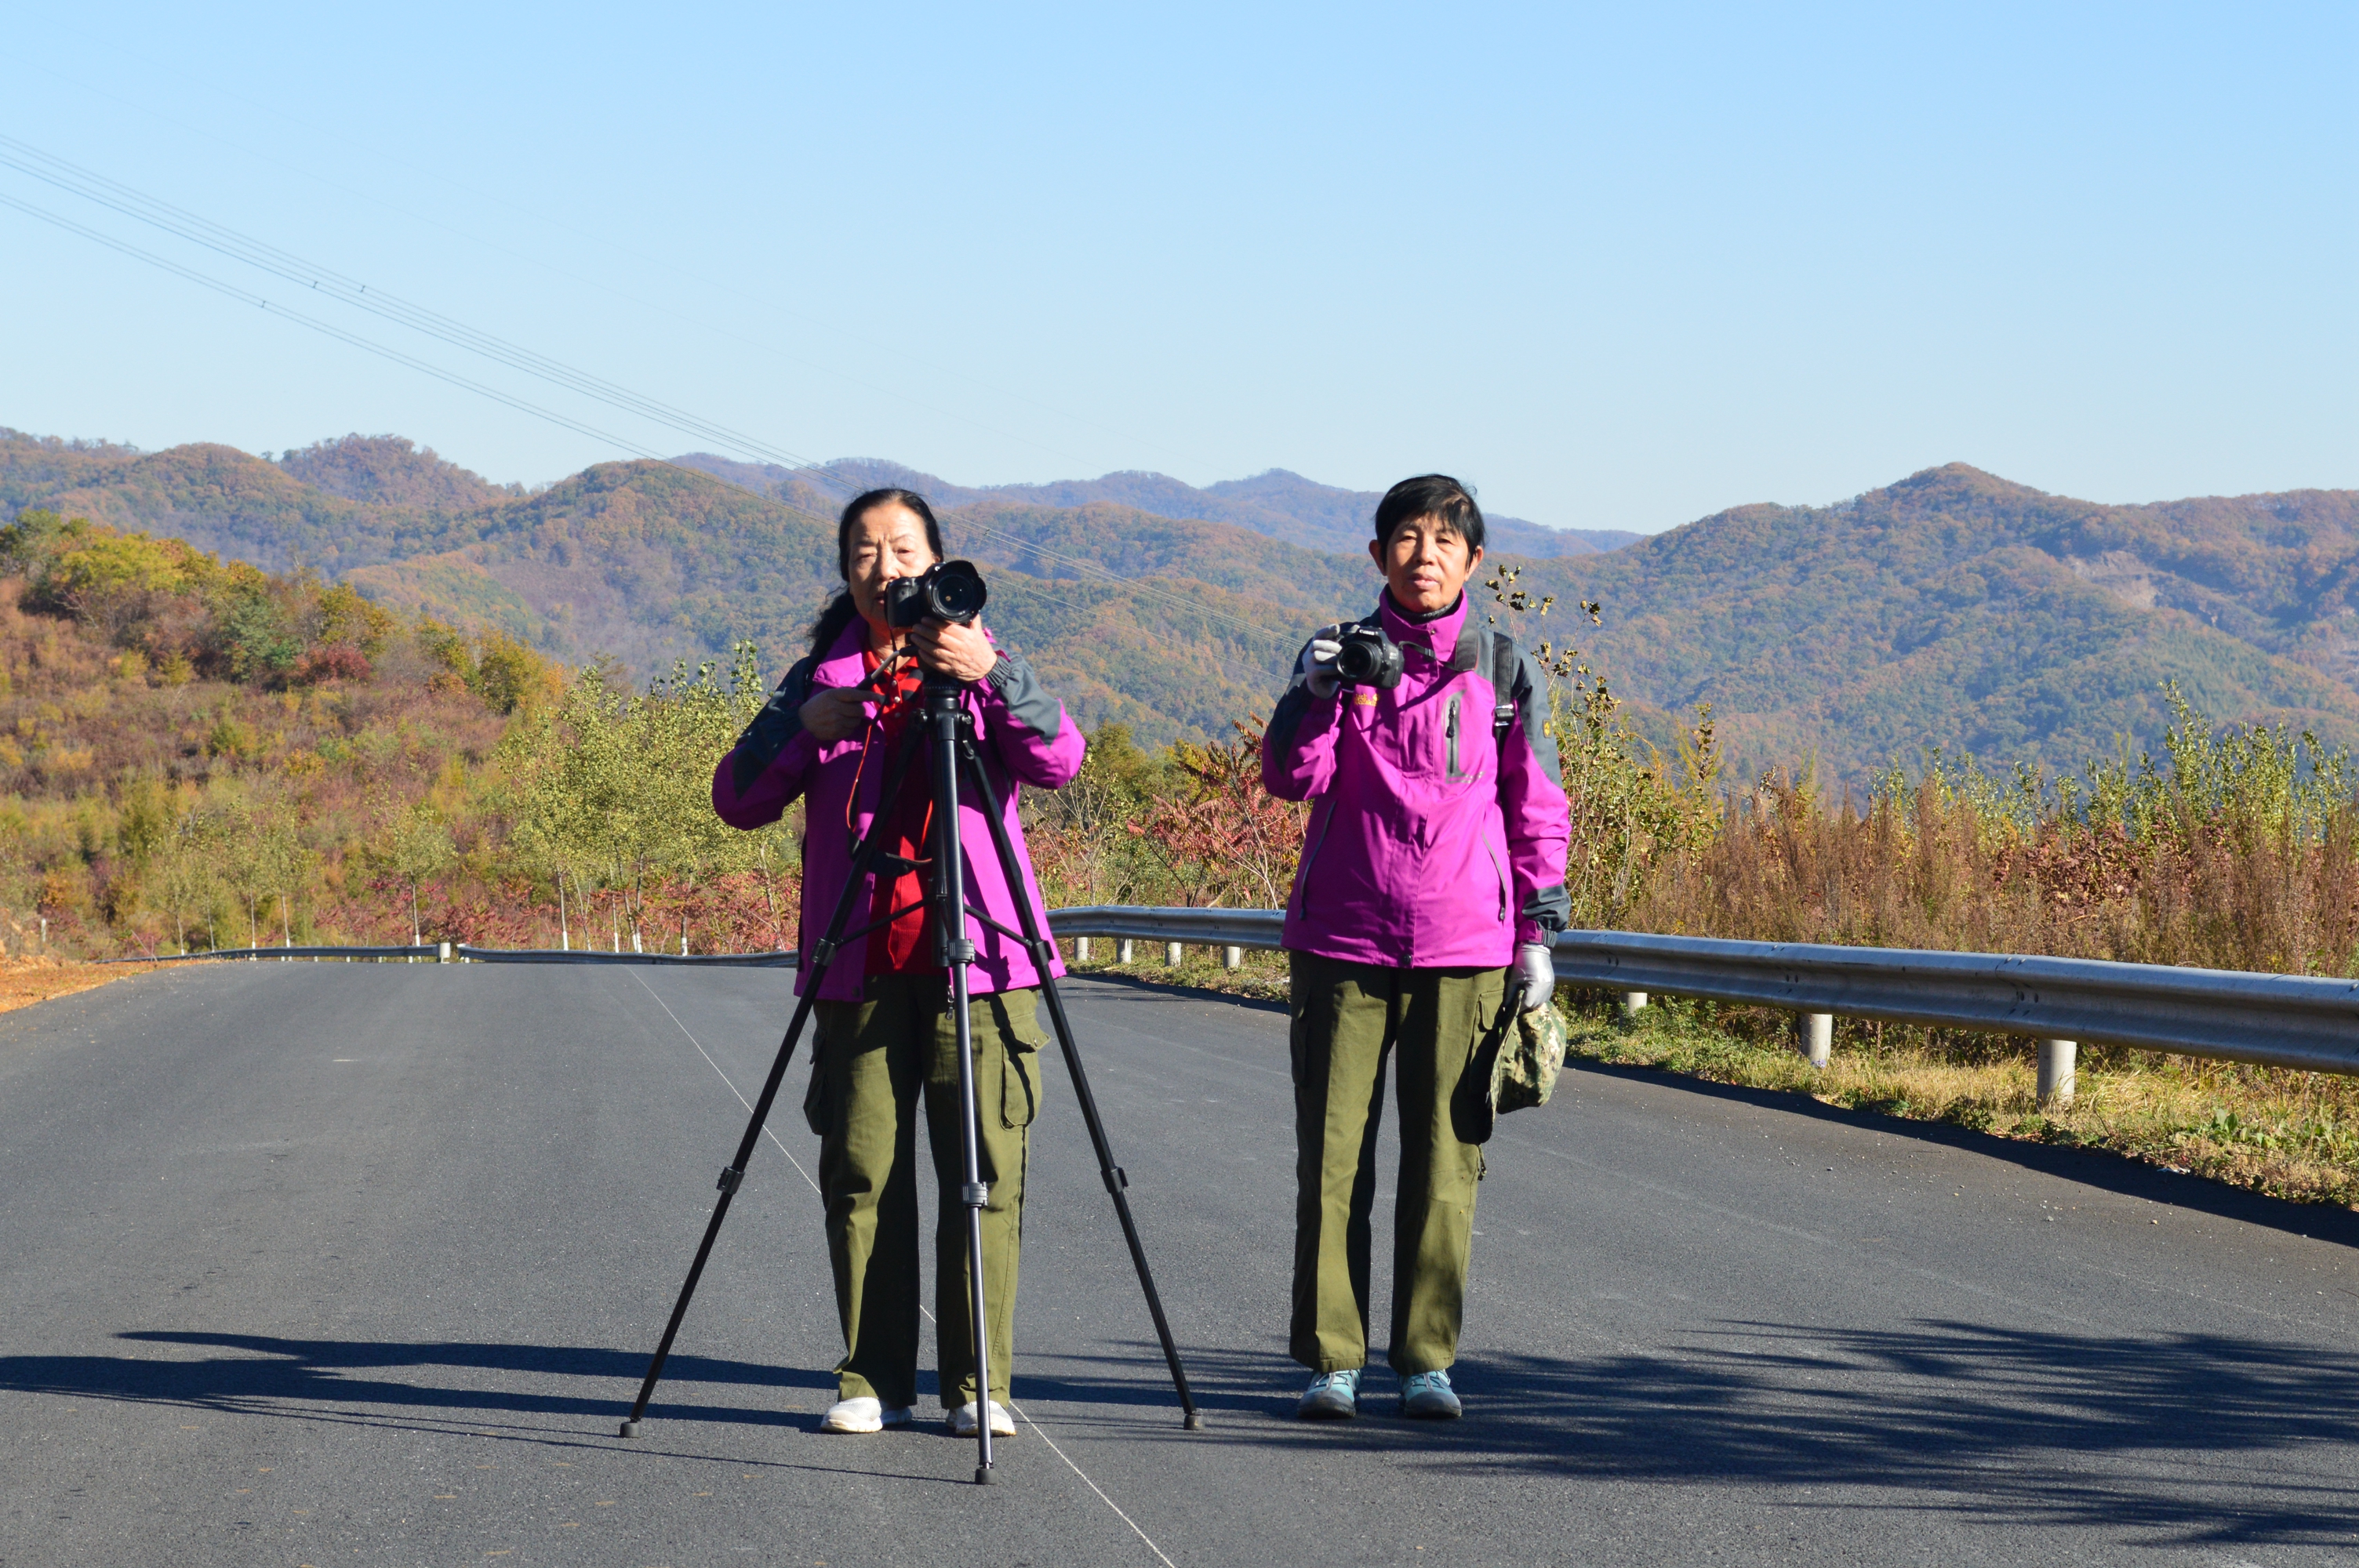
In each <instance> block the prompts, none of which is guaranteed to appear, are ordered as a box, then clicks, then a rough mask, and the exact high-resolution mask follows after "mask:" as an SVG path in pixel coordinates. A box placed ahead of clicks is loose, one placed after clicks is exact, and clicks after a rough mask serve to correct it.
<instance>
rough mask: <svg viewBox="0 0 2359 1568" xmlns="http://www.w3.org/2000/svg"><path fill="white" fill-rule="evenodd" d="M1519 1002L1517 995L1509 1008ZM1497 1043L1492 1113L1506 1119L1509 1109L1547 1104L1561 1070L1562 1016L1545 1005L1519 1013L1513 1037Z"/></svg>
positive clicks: (1562, 1064)
mask: <svg viewBox="0 0 2359 1568" xmlns="http://www.w3.org/2000/svg"><path fill="white" fill-rule="evenodd" d="M1521 1000H1523V999H1522V995H1521V993H1520V992H1518V993H1517V996H1515V997H1512V998H1510V999H1509V1002H1508V1005H1510V1006H1514V1005H1516V1004H1517V1003H1518V1002H1520V1001H1521ZM1500 1044H1501V1049H1500V1051H1499V1053H1498V1055H1497V1058H1496V1059H1495V1061H1494V1062H1493V1063H1492V1065H1491V1108H1492V1110H1493V1111H1494V1113H1495V1114H1496V1115H1499V1116H1505V1115H1506V1114H1507V1112H1509V1111H1511V1110H1525V1109H1528V1108H1531V1107H1533V1106H1536V1105H1546V1104H1548V1102H1549V1096H1550V1095H1552V1094H1554V1093H1556V1076H1557V1075H1558V1074H1559V1073H1560V1072H1562V1071H1563V1070H1564V1044H1565V1036H1564V1016H1563V1014H1561V1013H1560V1012H1558V1011H1557V1010H1556V1008H1555V1007H1554V1006H1553V1005H1551V1004H1549V1003H1546V1002H1543V1003H1542V1004H1541V1005H1539V1006H1538V1007H1536V1008H1534V1009H1532V1010H1531V1011H1529V1012H1518V1013H1517V1014H1516V1026H1515V1029H1514V1032H1513V1033H1512V1035H1511V1036H1510V1037H1509V1038H1506V1039H1504V1040H1502V1041H1501V1043H1500Z"/></svg>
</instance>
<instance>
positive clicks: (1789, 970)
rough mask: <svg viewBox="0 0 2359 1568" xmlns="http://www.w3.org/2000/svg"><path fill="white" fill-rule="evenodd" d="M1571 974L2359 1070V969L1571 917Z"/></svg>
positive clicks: (1821, 1010)
mask: <svg viewBox="0 0 2359 1568" xmlns="http://www.w3.org/2000/svg"><path fill="white" fill-rule="evenodd" d="M1556 972H1557V978H1558V979H1561V980H1569V981H1571V982H1572V983H1574V984H1576V985H1593V986H1603V987H1605V988H1607V989H1612V990H1618V991H1623V992H1645V991H1662V992H1668V993H1670V994H1672V995H1675V996H1692V997H1710V998H1712V999H1714V1000H1720V1001H1735V1002H1754V1003H1758V1004H1761V1005H1764V1006H1768V1007H1782V1008H1790V1009H1792V1010H1793V1011H1796V1012H1799V1013H1803V1014H1806V1015H1808V1014H1813V1013H1816V1014H1835V1013H1840V1014H1843V1016H1845V1017H1851V1018H1880V1019H1887V1020H1890V1021H1892V1022H1900V1023H1924V1024H1934V1025H1938V1026H1940V1027H1944V1028H1955V1029H1979V1030H1987V1031H1990V1032H1992V1033H2004V1034H2027V1035H2031V1036H2033V1037H2035V1038H2038V1039H2041V1040H2054V1041H2059V1042H2063V1041H2081V1042H2089V1043H2094V1044H2107V1045H2135V1046H2140V1047H2143V1048H2145V1049H2147V1050H2150V1051H2175V1052H2178V1053H2180V1054H2183V1055H2190V1056H2210V1057H2215V1058H2219V1059H2221V1060H2224V1061H2231V1062H2253V1063H2257V1064H2259V1065H2264V1066H2271V1067H2292V1068H2297V1069H2300V1070H2303V1071H2307V1072H2315V1073H2359V981H2354V980H2344V979H2321V978H2316V977H2312V976H2308V975H2262V974H2251V973H2247V972H2245V971H2242V970H2234V969H2191V968H2175V967H2173V966H2170V965H2165V964H2116V963H2109V962H2106V961H2104V960H2102V959H2095V958H2043V957H2022V956H2017V955H2013V954H2004V953H1938V952H1920V951H1917V950H1914V949H1910V948H1900V947H1832V946H1814V945H1808V944H1803V943H1786V942H1723V941H1717V940H1712V939H1710V938H1706V937H1700V936H1653V935H1645V934H1642V933H1638V932H1629V931H1568V932H1566V933H1564V934H1563V935H1560V936H1559V937H1557V939H1556Z"/></svg>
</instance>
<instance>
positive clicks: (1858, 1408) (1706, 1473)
mask: <svg viewBox="0 0 2359 1568" xmlns="http://www.w3.org/2000/svg"><path fill="white" fill-rule="evenodd" d="M1139 1349H1140V1352H1141V1354H1142V1355H1143V1356H1152V1355H1153V1353H1154V1352H1153V1346H1151V1345H1142V1346H1139ZM1187 1359H1188V1366H1189V1369H1190V1374H1191V1381H1193V1382H1194V1383H1195V1384H1196V1385H1197V1387H1198V1390H1199V1392H1198V1402H1199V1403H1200V1404H1201V1405H1202V1406H1203V1407H1204V1409H1205V1410H1206V1411H1207V1412H1208V1413H1209V1414H1210V1416H1211V1418H1212V1419H1211V1421H1210V1423H1209V1427H1208V1430H1207V1431H1206V1432H1205V1433H1201V1434H1200V1435H1183V1434H1181V1433H1180V1432H1179V1431H1178V1424H1177V1422H1176V1420H1175V1421H1174V1422H1172V1423H1171V1425H1170V1427H1169V1429H1167V1428H1165V1427H1164V1426H1163V1425H1162V1423H1160V1422H1156V1423H1152V1424H1145V1425H1142V1424H1140V1423H1139V1422H1138V1421H1137V1417H1138V1415H1139V1413H1140V1411H1139V1407H1140V1406H1143V1405H1151V1404H1158V1403H1159V1404H1169V1403H1170V1402H1171V1395H1170V1391H1169V1389H1168V1388H1158V1387H1157V1386H1156V1385H1154V1384H1153V1383H1150V1382H1146V1381H1143V1380H1141V1379H1139V1378H1138V1374H1137V1369H1136V1367H1137V1364H1136V1362H1133V1361H1129V1360H1126V1359H1122V1358H1118V1357H1106V1358H1105V1365H1106V1368H1107V1373H1106V1378H1105V1380H1104V1381H1103V1382H1101V1381H1100V1380H1099V1379H1096V1378H1095V1377H1093V1375H1092V1374H1091V1373H1090V1372H1089V1371H1088V1370H1087V1369H1086V1366H1085V1364H1081V1363H1077V1362H1076V1361H1074V1360H1073V1359H1071V1358H1058V1366H1059V1367H1060V1368H1066V1369H1064V1370H1061V1371H1060V1370H1051V1371H1050V1372H1049V1373H1048V1374H1046V1375H1043V1374H1041V1373H1040V1372H1038V1371H1031V1372H1030V1374H1029V1375H1027V1376H1025V1377H1024V1378H1023V1379H1021V1382H1022V1387H1021V1388H1020V1389H1019V1390H1018V1392H1019V1395H1020V1396H1021V1397H1024V1398H1027V1399H1029V1400H1033V1401H1035V1402H1036V1404H1038V1405H1042V1406H1043V1414H1044V1418H1045V1419H1049V1420H1064V1421H1070V1420H1072V1419H1075V1418H1079V1419H1080V1420H1082V1421H1083V1422H1088V1421H1089V1419H1090V1418H1089V1415H1088V1413H1087V1412H1088V1408H1089V1407H1090V1406H1092V1405H1108V1404H1111V1405H1115V1406H1118V1407H1121V1408H1120V1414H1119V1415H1118V1416H1116V1417H1114V1419H1115V1420H1118V1421H1119V1422H1120V1424H1121V1425H1122V1427H1123V1429H1124V1432H1125V1434H1126V1435H1135V1436H1136V1437H1137V1438H1139V1439H1142V1440H1149V1441H1178V1442H1182V1443H1206V1442H1209V1443H1217V1444H1237V1445H1254V1446H1259V1447H1265V1448H1267V1447H1287V1446H1301V1445H1310V1446H1312V1447H1314V1448H1316V1449H1318V1450H1320V1451H1324V1452H1333V1451H1338V1450H1343V1451H1350V1450H1358V1451H1362V1452H1364V1453H1366V1454H1370V1455H1372V1456H1373V1455H1383V1456H1386V1457H1387V1458H1389V1459H1392V1460H1394V1461H1397V1462H1401V1463H1407V1464H1413V1465H1414V1464H1419V1463H1443V1464H1448V1465H1451V1466H1452V1467H1457V1466H1462V1465H1465V1464H1467V1463H1470V1462H1471V1463H1473V1464H1476V1465H1490V1466H1497V1467H1501V1468H1504V1469H1518V1470H1525V1471H1531V1472H1537V1473H1541V1474H1552V1475H1557V1476H1564V1477H1566V1478H1568V1479H1570V1478H1573V1477H1580V1478H1583V1479H1593V1480H1608V1481H1611V1480H1623V1481H1631V1482H1640V1483H1647V1482H1656V1483H1667V1484H1674V1485H1677V1484H1692V1483H1698V1482H1710V1483H1713V1484H1716V1485H1722V1486H1725V1485H1728V1484H1730V1483H1732V1482H1735V1483H1748V1484H1756V1485H1760V1486H1763V1487H1778V1488H1785V1489H1789V1490H1788V1497H1789V1498H1790V1489H1793V1488H1802V1487H1809V1488H1813V1489H1814V1490H1816V1491H1817V1493H1818V1496H1817V1498H1815V1499H1804V1504H1805V1506H1808V1505H1809V1503H1810V1501H1812V1500H1817V1501H1821V1502H1822V1503H1823V1505H1824V1506H1826V1507H1829V1508H1835V1509H1854V1508H1858V1507H1860V1506H1863V1499H1861V1498H1859V1497H1858V1496H1857V1494H1856V1490H1855V1488H1859V1487H1874V1488H1889V1489H1895V1490H1897V1491H1899V1492H1901V1493H1904V1494H1907V1496H1906V1498H1905V1501H1904V1504H1903V1506H1908V1507H1915V1508H1920V1509H1935V1510H1939V1511H1942V1512H1946V1513H1951V1514H1955V1515H1960V1516H1966V1517H1972V1518H1976V1519H1989V1520H1992V1521H1996V1522H2008V1523H2014V1524H2018V1525H2030V1526H2038V1527H2050V1528H2052V1527H2057V1526H2076V1527H2082V1528H2097V1529H2102V1530H2106V1531H2107V1532H2108V1533H2109V1534H2110V1535H2113V1536H2114V1537H2119V1536H2120V1535H2122V1534H2123V1533H2124V1532H2133V1533H2136V1534H2138V1535H2140V1536H2141V1537H2143V1538H2145V1539H2147V1540H2149V1541H2154V1540H2157V1539H2159V1540H2163V1541H2177V1542H2180V1543H2183V1544H2201V1543H2205V1542H2210V1543H2215V1544H2222V1545H2225V1544H2232V1543H2238V1542H2243V1543H2254V1544H2258V1543H2265V1542H2277V1543H2286V1544H2295V1543H2313V1544H2323V1543H2326V1542H2329V1541H2332V1542H2336V1543H2342V1544H2348V1543H2349V1542H2350V1541H2352V1540H2353V1538H2354V1535H2359V1493H2354V1488H2353V1487H2351V1485H2350V1476H2351V1472H2352V1465H2353V1457H2354V1452H2359V1448H2354V1445H2359V1357H2354V1356H2353V1355H2351V1354H2348V1353H2346V1352H2343V1351H2337V1350H2330V1349H2322V1348H2319V1347H2316V1346H2294V1345H2285V1344H2274V1343H2269V1342H2266V1341H2260V1340H2253V1339H2244V1338H2236V1337H2230V1336H2217V1335H2185V1336H2173V1337H2167V1338H2156V1337H2140V1338H2128V1337H2119V1336H2115V1337H2108V1336H2095V1335H2071V1334H2055V1333H2042V1332H2038V1331H2034V1330H2028V1329H2024V1330H2017V1329H2008V1328H1999V1327H1993V1326H1990V1325H1982V1324H1973V1323H1962V1322H1949V1323H1939V1322H1937V1323H1920V1324H1916V1325H1909V1326H1907V1327H1903V1328H1895V1329H1890V1330H1885V1331H1878V1332H1855V1331H1845V1330H1835V1329H1823V1328H1818V1327H1813V1326H1809V1325H1786V1324H1744V1323H1733V1324H1725V1325H1722V1326H1721V1327H1720V1328H1719V1329H1718V1330H1717V1331H1716V1332H1713V1333H1711V1334H1709V1335H1708V1336H1707V1342H1706V1344H1705V1345H1703V1346H1696V1347H1690V1348H1688V1349H1685V1350H1683V1351H1681V1352H1680V1353H1679V1354H1677V1355H1664V1354H1659V1353H1639V1352H1636V1351H1625V1352H1624V1353H1621V1354H1615V1355H1605V1356H1598V1357H1588V1358H1580V1359H1559V1358H1551V1357H1543V1356H1516V1357H1484V1358H1481V1359H1476V1360H1470V1361H1465V1362H1462V1363H1461V1364H1460V1365H1459V1366H1458V1367H1457V1368H1455V1369H1454V1371H1453V1374H1452V1376H1453V1379H1454V1380H1455V1382H1456V1386H1457V1388H1458V1389H1459V1390H1460V1392H1461V1393H1462V1395H1463V1396H1464V1398H1465V1400H1466V1405H1467V1411H1468V1413H1467V1417H1466V1419H1465V1420H1463V1421H1461V1422H1408V1421H1403V1420H1401V1419H1399V1418H1398V1417H1397V1415H1395V1414H1394V1413H1393V1412H1394V1411H1395V1410H1396V1409H1397V1406H1396V1404H1395V1398H1396V1393H1395V1390H1396V1387H1397V1384H1396V1381H1395V1379H1394V1378H1393V1376H1392V1374H1391V1373H1390V1372H1389V1371H1386V1370H1385V1369H1383V1368H1376V1369H1374V1370H1372V1371H1371V1372H1370V1374H1369V1377H1368V1382H1367V1385H1366V1389H1365V1391H1364V1396H1363V1400H1362V1404H1361V1409H1362V1411H1364V1413H1363V1415H1362V1416H1361V1417H1360V1419H1358V1420H1356V1421H1352V1422H1333V1423H1325V1422H1299V1421H1296V1420H1295V1419H1294V1400H1295V1396H1296V1395H1297V1394H1298V1393H1299V1390H1300V1386H1301V1383H1302V1381H1303V1379H1305V1378H1306V1377H1307V1374H1306V1373H1304V1372H1303V1371H1302V1370H1301V1369H1300V1368H1298V1367H1296V1366H1295V1365H1294V1364H1293V1363H1292V1362H1291V1361H1289V1360H1287V1359H1286V1358H1284V1357H1281V1356H1278V1355H1276V1354H1274V1353H1266V1354H1256V1353H1254V1352H1250V1351H1237V1350H1215V1349H1207V1348H1202V1347H1198V1348H1193V1349H1190V1350H1189V1351H1188V1352H1187ZM1035 1365H1036V1366H1037V1365H1038V1364H1037V1363H1036V1364H1035ZM1117 1367H1119V1368H1121V1370H1120V1371H1117V1370H1116V1368H1117ZM1116 1379H1120V1380H1118V1381H1117V1380H1116ZM1048 1400H1059V1401H1067V1408H1066V1409H1065V1410H1062V1411H1058V1412H1056V1414H1055V1415H1053V1416H1049V1415H1047V1414H1046V1411H1045V1401H1048ZM1074 1405H1078V1406H1081V1407H1082V1409H1081V1410H1079V1411H1075V1410H1073V1409H1071V1406H1074ZM1109 1414H1110V1415H1112V1414H1113V1412H1109ZM1846 1492H1847V1493H1848V1495H1844V1494H1845V1493H1846ZM1891 1503H1892V1499H1891V1498H1878V1499H1875V1503H1874V1504H1873V1505H1871V1506H1877V1507H1886V1506H1891Z"/></svg>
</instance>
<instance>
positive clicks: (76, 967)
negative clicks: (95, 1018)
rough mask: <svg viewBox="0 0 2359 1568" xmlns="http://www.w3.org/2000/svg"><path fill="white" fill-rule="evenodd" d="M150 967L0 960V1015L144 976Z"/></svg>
mask: <svg viewBox="0 0 2359 1568" xmlns="http://www.w3.org/2000/svg"><path fill="white" fill-rule="evenodd" d="M157 967H158V966H155V965H151V964H104V965H101V964H73V963H68V962H66V961H65V960H63V959H60V958H16V959H0V1012H13V1011H16V1009H18V1008H20V1007H30V1006H32V1005H33V1004H34V1003H35V1002H37V1001H49V1000H51V999H53V998H56V997H61V996H71V995H73V994H74V993H75V992H77V991H87V990H95V989H98V988H99V987H100V986H103V985H105V984H107V983H108V982H109V981H111V980H119V979H125V978H126V977H128V976H131V975H144V974H146V973H147V971H148V970H149V969H151V968H157Z"/></svg>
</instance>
